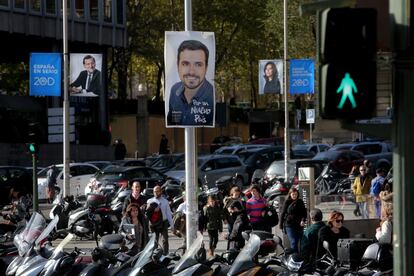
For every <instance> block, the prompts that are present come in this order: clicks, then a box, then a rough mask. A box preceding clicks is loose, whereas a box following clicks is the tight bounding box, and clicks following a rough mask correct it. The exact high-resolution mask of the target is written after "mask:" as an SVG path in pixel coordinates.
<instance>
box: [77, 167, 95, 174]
mask: <svg viewBox="0 0 414 276" xmlns="http://www.w3.org/2000/svg"><path fill="white" fill-rule="evenodd" d="M78 171H79V175H85V174H95V173H96V171H97V170H96V169H95V168H94V167H91V166H80V167H78Z"/></svg>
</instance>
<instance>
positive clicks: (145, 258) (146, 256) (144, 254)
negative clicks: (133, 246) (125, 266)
mask: <svg viewBox="0 0 414 276" xmlns="http://www.w3.org/2000/svg"><path fill="white" fill-rule="evenodd" d="M155 245H156V244H155V234H152V236H151V238H150V240H149V241H148V243H147V245H146V246H145V247H144V249H143V250H142V251H141V252H140V255H139V258H138V260H137V262H136V263H135V265H134V269H133V270H132V271H131V273H130V274H129V275H139V273H140V272H141V270H142V268H143V267H144V266H145V265H146V264H147V263H149V262H151V261H152V259H151V257H152V252H153V251H154V249H155Z"/></svg>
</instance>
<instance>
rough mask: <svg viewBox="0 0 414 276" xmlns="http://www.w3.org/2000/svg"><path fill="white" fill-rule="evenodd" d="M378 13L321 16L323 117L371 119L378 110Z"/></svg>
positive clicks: (334, 11) (335, 11) (348, 10)
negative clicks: (376, 109)
mask: <svg viewBox="0 0 414 276" xmlns="http://www.w3.org/2000/svg"><path fill="white" fill-rule="evenodd" d="M376 20H377V16H376V10H375V9H359V8H358V9H351V8H338V9H327V10H325V11H323V12H322V15H321V41H320V57H321V67H320V78H321V79H320V84H321V89H320V91H321V108H322V117H324V118H327V119H343V120H354V119H363V118H371V117H372V116H373V115H374V111H375V107H376V75H377V68H376V61H375V59H376V39H377V35H376V28H377V27H376V26H377V24H376Z"/></svg>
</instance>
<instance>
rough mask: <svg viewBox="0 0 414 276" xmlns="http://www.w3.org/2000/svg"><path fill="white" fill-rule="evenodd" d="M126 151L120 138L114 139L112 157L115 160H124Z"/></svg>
mask: <svg viewBox="0 0 414 276" xmlns="http://www.w3.org/2000/svg"><path fill="white" fill-rule="evenodd" d="M126 153H127V149H126V146H125V144H124V143H123V142H122V140H121V139H116V140H115V143H114V157H115V160H124V158H125V156H126Z"/></svg>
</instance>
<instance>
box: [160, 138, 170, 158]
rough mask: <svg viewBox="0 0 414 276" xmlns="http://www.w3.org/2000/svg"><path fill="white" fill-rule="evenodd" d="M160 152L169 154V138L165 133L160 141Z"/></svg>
mask: <svg viewBox="0 0 414 276" xmlns="http://www.w3.org/2000/svg"><path fill="white" fill-rule="evenodd" d="M158 153H159V154H168V153H169V150H168V139H167V137H166V136H165V134H162V135H161V141H160V150H159V151H158Z"/></svg>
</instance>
